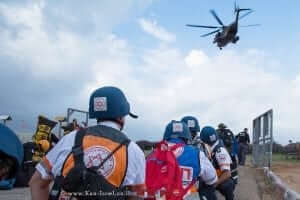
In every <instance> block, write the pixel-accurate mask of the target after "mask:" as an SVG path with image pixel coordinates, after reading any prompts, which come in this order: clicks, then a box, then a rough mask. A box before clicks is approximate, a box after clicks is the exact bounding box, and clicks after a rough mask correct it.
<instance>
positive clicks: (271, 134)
mask: <svg viewBox="0 0 300 200" xmlns="http://www.w3.org/2000/svg"><path fill="white" fill-rule="evenodd" d="M270 137H271V146H270V158H269V168H271V164H272V156H273V110H271V112H270Z"/></svg>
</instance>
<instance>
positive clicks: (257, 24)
mask: <svg viewBox="0 0 300 200" xmlns="http://www.w3.org/2000/svg"><path fill="white" fill-rule="evenodd" d="M260 25H261V24H250V25H243V26H240V27H243V28H244V27H252V26H260Z"/></svg>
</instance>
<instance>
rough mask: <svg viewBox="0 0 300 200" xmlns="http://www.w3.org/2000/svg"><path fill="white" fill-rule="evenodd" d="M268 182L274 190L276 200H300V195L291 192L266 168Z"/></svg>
mask: <svg viewBox="0 0 300 200" xmlns="http://www.w3.org/2000/svg"><path fill="white" fill-rule="evenodd" d="M264 174H265V178H266V181H267V182H268V183H270V185H271V187H272V189H273V195H272V196H273V199H274V200H300V194H298V193H296V192H295V191H293V190H291V189H290V188H289V187H288V186H287V185H286V184H285V183H283V182H282V181H281V179H280V178H279V177H278V176H276V175H275V174H274V173H273V172H272V171H271V170H269V168H267V167H265V168H264Z"/></svg>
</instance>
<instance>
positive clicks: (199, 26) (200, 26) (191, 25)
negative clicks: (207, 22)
mask: <svg viewBox="0 0 300 200" xmlns="http://www.w3.org/2000/svg"><path fill="white" fill-rule="evenodd" d="M186 26H190V27H196V28H222V27H220V26H202V25H193V24H187V25H186Z"/></svg>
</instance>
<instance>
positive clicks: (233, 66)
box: [0, 4, 300, 143]
mask: <svg viewBox="0 0 300 200" xmlns="http://www.w3.org/2000/svg"><path fill="white" fill-rule="evenodd" d="M0 5H1V6H0V12H1V13H2V15H3V16H4V17H5V18H6V20H7V22H9V24H12V25H16V24H20V25H23V26H24V27H25V28H22V29H20V30H18V31H17V36H16V37H12V36H11V34H12V30H11V29H10V28H2V29H1V31H0V44H1V45H0V56H5V57H8V58H11V59H12V60H14V61H16V62H17V63H19V64H18V65H16V66H15V67H16V69H15V71H16V73H20V74H22V76H29V75H32V74H33V75H34V78H35V79H37V80H43V79H48V80H49V82H50V83H55V81H57V80H60V79H64V80H65V82H66V83H69V85H72V84H76V83H77V84H78V85H79V86H78V87H76V88H75V89H73V90H74V91H73V93H72V97H71V98H72V99H73V100H74V101H72V102H66V101H69V99H70V98H68V97H67V96H62V97H57V98H59V99H60V101H59V100H58V101H57V102H49V100H48V99H37V100H36V101H37V102H39V104H43V107H47V106H48V105H49V104H55V105H61V104H64V105H67V106H69V104H70V105H74V104H75V105H74V106H75V107H77V106H78V107H79V108H85V109H87V106H88V105H87V102H88V98H89V94H90V93H91V91H92V90H93V89H95V88H98V87H101V86H104V85H115V86H118V87H120V88H122V89H123V90H124V92H125V93H126V95H127V97H128V98H129V101H130V102H131V104H132V109H133V110H134V111H135V112H136V113H137V114H139V115H140V119H139V120H137V121H133V120H128V126H127V130H128V132H129V134H133V135H134V137H135V138H134V139H142V138H143V139H145V138H152V139H159V138H161V137H162V134H163V131H164V127H165V125H166V123H167V122H169V121H170V120H171V119H180V118H181V117H182V116H184V115H186V114H189V115H195V116H196V117H198V119H199V121H200V125H201V126H202V127H203V126H204V125H207V124H210V125H217V124H218V123H219V122H221V121H223V122H224V123H226V124H227V125H228V126H229V127H231V128H232V129H233V130H234V131H235V132H237V131H239V130H242V128H244V127H250V126H251V123H252V119H254V118H255V117H256V116H257V115H259V114H261V113H262V112H264V111H266V110H268V109H270V108H274V117H275V118H274V135H275V139H276V140H277V141H279V142H282V143H287V141H288V140H289V139H293V140H298V141H299V140H300V137H299V134H298V132H297V131H298V115H299V114H298V113H299V112H300V107H299V105H298V104H299V103H298V102H300V95H299V91H300V78H299V77H300V75H299V74H298V75H297V76H295V78H294V79H291V80H290V79H284V78H283V77H281V76H280V74H277V73H275V72H270V71H267V70H266V68H265V66H270V65H272V63H274V62H276V61H277V58H272V57H271V56H270V55H268V54H267V53H266V52H263V51H261V50H257V49H251V50H249V51H245V52H241V53H240V52H235V51H228V50H224V51H222V52H221V53H219V54H217V55H215V56H209V55H207V54H206V52H205V51H204V50H203V49H191V50H190V51H189V52H188V53H186V54H185V53H182V52H181V51H180V50H179V49H180V48H175V47H173V48H171V47H170V46H168V44H166V43H164V42H163V44H160V45H159V46H158V47H155V48H147V47H144V48H143V49H145V50H144V51H140V52H134V51H133V49H135V47H134V46H132V44H131V43H130V41H128V40H127V39H126V38H120V37H117V36H116V35H114V34H111V33H109V34H103V35H102V36H101V37H98V36H95V35H92V36H89V37H85V35H79V34H77V33H74V32H72V31H70V30H68V31H67V30H65V29H59V30H57V31H56V33H55V37H53V35H51V34H50V33H49V32H48V31H47V29H46V28H45V26H44V25H45V23H47V21H45V19H44V18H43V16H44V15H43V12H44V10H43V9H44V7H43V5H39V4H29V5H28V6H27V7H5V6H4V4H0ZM139 22H140V25H141V26H142V27H143V28H144V29H145V31H148V33H149V34H153V35H154V36H155V37H157V38H159V39H160V40H162V41H174V40H175V36H174V35H173V34H172V33H168V32H167V31H165V30H164V29H163V28H162V27H160V26H158V25H157V24H155V23H154V22H149V21H147V20H144V19H141V20H140V21H139ZM143 24H144V25H143ZM144 26H145V27H144ZM0 58H1V57H0ZM0 62H2V61H0ZM2 67H3V65H1V66H0V68H1V69H2ZM4 70H5V69H4ZM16 82H17V80H16ZM51 85H52V84H51ZM53 87H56V86H55V85H54V84H53ZM61 89H65V90H69V88H67V86H63V87H57V88H55V90H61ZM35 92H38V91H35ZM15 93H16V94H18V92H17V91H16V92H15ZM60 94H61V93H60ZM68 94H69V93H68ZM52 95H53V96H54V97H55V95H56V94H55V93H53V94H52ZM54 97H53V98H54ZM15 98H16V99H18V98H19V97H15ZM23 98H24V100H23V102H24V104H25V105H26V107H27V108H28V109H34V107H35V103H36V102H32V101H28V102H26V99H25V98H26V97H25V96H24V97H23ZM40 98H42V96H41V97H40ZM22 105H23V104H22ZM33 105H34V106H33ZM5 106H6V105H3V107H5ZM53 107H56V106H53ZM24 109H25V108H24ZM52 112H53V113H54V112H55V113H54V115H55V114H56V113H61V110H52ZM131 136H132V135H131Z"/></svg>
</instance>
